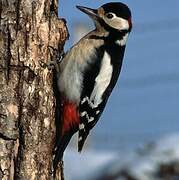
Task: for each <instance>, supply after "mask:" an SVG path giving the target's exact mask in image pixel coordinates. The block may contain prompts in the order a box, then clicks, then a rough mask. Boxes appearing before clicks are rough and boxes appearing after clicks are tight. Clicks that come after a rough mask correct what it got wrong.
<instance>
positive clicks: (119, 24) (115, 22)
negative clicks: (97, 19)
mask: <svg viewBox="0 0 179 180" xmlns="http://www.w3.org/2000/svg"><path fill="white" fill-rule="evenodd" d="M113 16H114V17H113V18H112V19H108V18H107V17H104V21H105V23H106V24H108V25H109V26H111V27H112V28H114V29H118V30H128V29H129V22H128V21H127V20H126V19H123V18H120V17H117V16H116V15H115V14H113Z"/></svg>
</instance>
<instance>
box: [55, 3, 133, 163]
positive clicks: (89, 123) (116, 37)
mask: <svg viewBox="0 0 179 180" xmlns="http://www.w3.org/2000/svg"><path fill="white" fill-rule="evenodd" d="M77 8H78V9H80V10H81V11H83V12H84V13H86V14H88V15H89V16H90V17H91V18H92V19H93V21H94V23H95V27H96V29H95V30H93V31H91V32H90V33H89V34H87V35H86V36H85V37H83V38H82V39H81V40H80V41H79V42H78V43H77V44H75V45H74V46H73V47H72V48H71V49H70V50H69V51H68V52H67V53H66V54H65V56H64V58H63V60H62V62H61V64H60V74H59V77H58V85H59V91H60V93H61V96H62V100H63V102H62V110H61V111H62V121H63V126H62V134H61V139H60V141H59V142H62V143H59V144H58V145H57V148H56V149H57V150H56V152H57V154H56V156H55V160H54V164H55V166H56V165H57V163H58V161H59V160H60V159H61V158H62V156H63V152H64V150H65V148H66V146H67V144H68V142H69V141H70V138H71V136H72V135H73V134H74V133H76V132H77V131H78V132H79V138H78V150H79V151H81V150H82V148H83V145H84V142H85V140H86V138H87V136H88V134H89V132H90V130H91V129H92V128H93V127H94V125H95V124H96V123H97V121H98V120H99V118H100V115H101V114H102V112H103V110H104V107H105V105H106V103H107V100H108V98H109V96H110V94H111V92H112V90H113V88H114V86H115V84H116V82H117V79H118V76H119V74H120V70H121V66H122V60H123V56H124V51H125V46H126V41H127V38H128V35H129V33H130V31H131V28H132V23H131V12H130V10H129V8H128V7H127V6H126V5H125V4H123V3H107V4H104V5H103V6H101V7H100V8H98V9H90V8H86V7H82V6H77ZM67 141H68V142H67ZM64 142H65V143H64Z"/></svg>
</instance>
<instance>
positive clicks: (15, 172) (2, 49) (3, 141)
mask: <svg viewBox="0 0 179 180" xmlns="http://www.w3.org/2000/svg"><path fill="white" fill-rule="evenodd" d="M57 9H58V1H57V0H35V1H34V0H0V179H2V180H6V179H24V180H30V179H40V180H43V179H51V178H52V174H51V167H52V156H53V152H52V151H53V147H54V143H55V135H56V134H55V133H56V128H55V127H56V126H55V107H56V99H55V96H54V91H53V72H52V71H49V70H48V69H47V68H45V67H44V66H42V64H44V63H47V62H48V61H49V60H50V53H49V47H53V48H54V49H57V50H59V51H62V49H63V45H64V42H65V40H66V38H67V37H68V33H67V28H66V25H65V22H64V21H63V20H60V19H59V18H58V15H57V14H58V13H57ZM55 52H56V51H55ZM54 55H55V54H54ZM58 172H59V171H58ZM56 179H60V173H57V174H56Z"/></svg>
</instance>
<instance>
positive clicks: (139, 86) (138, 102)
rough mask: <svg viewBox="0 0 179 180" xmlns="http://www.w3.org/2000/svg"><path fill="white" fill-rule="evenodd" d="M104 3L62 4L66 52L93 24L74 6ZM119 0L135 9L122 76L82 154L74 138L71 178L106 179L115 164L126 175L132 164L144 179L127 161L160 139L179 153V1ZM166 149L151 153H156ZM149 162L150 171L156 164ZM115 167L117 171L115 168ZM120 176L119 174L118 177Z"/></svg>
mask: <svg viewBox="0 0 179 180" xmlns="http://www.w3.org/2000/svg"><path fill="white" fill-rule="evenodd" d="M113 1H114V0H113ZM106 2H109V1H106V0H100V1H95V0H83V1H82V0H73V1H68V0H61V1H60V2H59V3H60V4H59V16H60V17H63V18H65V19H66V20H67V26H68V29H69V33H70V39H69V40H68V41H67V42H66V46H65V50H68V49H69V48H70V47H71V46H72V45H73V44H74V43H75V42H76V41H78V40H79V39H80V38H81V37H82V36H83V35H84V34H86V32H88V31H90V30H92V29H93V28H94V26H93V23H92V21H91V20H90V18H89V17H88V16H86V15H85V14H83V13H82V12H80V11H79V10H77V9H76V8H75V5H82V6H87V7H91V8H98V7H99V6H101V5H102V4H104V3H106ZM121 2H123V3H126V4H127V5H128V6H129V7H130V9H131V11H132V20H133V30H132V32H131V34H130V37H129V39H128V43H127V48H126V52H125V58H124V63H123V67H122V71H121V75H120V79H119V81H118V83H117V85H116V87H115V89H114V91H113V93H112V96H111V97H110V99H109V101H108V104H107V107H106V109H105V111H104V113H103V115H102V117H101V119H100V121H99V122H98V123H97V125H96V126H95V128H94V129H93V130H92V131H91V134H90V136H89V138H88V139H87V143H86V146H85V148H84V151H83V152H82V154H78V153H77V141H76V139H75V138H73V140H72V141H71V143H70V146H69V148H68V150H67V151H66V154H65V158H64V161H65V175H66V178H67V179H69V180H80V179H84V180H86V179H91V180H93V179H99V180H100V179H104V177H103V178H102V174H103V175H104V172H106V169H105V168H106V167H110V168H111V167H113V166H115V168H116V164H117V167H118V168H117V169H120V170H121V169H122V173H123V174H124V172H123V171H124V169H125V170H126V169H127V167H128V169H130V168H131V174H132V173H133V176H134V177H135V178H136V179H140V178H141V180H145V178H144V176H141V177H140V176H139V175H137V173H136V171H135V172H133V171H134V170H133V169H134V168H132V167H131V165H129V164H131V163H132V160H134V159H135V158H137V161H138V160H139V157H138V155H139V154H140V155H141V154H145V153H144V152H148V151H150V152H151V151H152V153H154V151H155V152H156V148H160V147H161V144H162V143H161V142H163V144H165V148H169V149H172V148H175V151H176V152H178V154H177V153H176V154H177V155H176V157H175V159H177V158H178V157H179V147H177V145H178V143H177V142H179V136H178V134H177V133H179V1H178V0H172V1H170V0H165V1H162V0H158V1H156V0H150V1H141V0H135V1H132V0H123V1H121ZM167 142H168V143H167ZM156 144H160V146H158V145H156ZM177 148H178V149H177ZM154 149H155V150H154ZM169 149H165V150H166V151H167V152H168V151H169ZM171 151H172V150H171ZM134 152H135V153H134ZM162 152H163V151H162ZM162 152H161V153H159V154H158V155H156V154H155V153H154V154H155V155H153V156H157V157H158V156H159V155H161V154H162ZM134 154H135V155H134ZM136 154H137V155H136ZM147 154H148V153H147ZM134 156H135V158H134ZM146 156H147V155H146ZM146 156H145V157H146ZM153 156H152V157H153ZM164 157H166V158H168V157H169V156H168V155H167V156H165V155H164ZM164 157H163V156H162V162H163V159H165V158H164ZM172 157H173V156H172ZM140 160H141V156H140ZM153 161H155V160H152V162H153ZM135 162H136V159H135ZM140 162H141V161H140ZM142 162H143V161H142ZM126 163H127V164H126ZM144 164H145V165H146V163H144ZM123 166H125V167H126V168H123ZM141 166H142V165H141V164H140V167H141ZM148 166H150V168H148V169H150V170H151V166H152V165H148ZM148 166H147V167H148ZM129 167H130V168H129ZM107 169H109V168H107ZM111 171H112V172H113V173H114V169H113V168H112V169H111ZM110 173H111V172H109V174H110ZM144 174H146V170H145V173H144ZM107 176H108V175H106V176H105V177H107ZM120 177H122V176H121V175H120V176H119V175H118V176H117V177H116V179H121V178H120ZM106 179H107V178H106ZM108 179H112V178H108ZM114 179H115V178H114ZM126 179H127V178H126ZM149 179H150V180H151V178H149ZM154 179H155V178H154Z"/></svg>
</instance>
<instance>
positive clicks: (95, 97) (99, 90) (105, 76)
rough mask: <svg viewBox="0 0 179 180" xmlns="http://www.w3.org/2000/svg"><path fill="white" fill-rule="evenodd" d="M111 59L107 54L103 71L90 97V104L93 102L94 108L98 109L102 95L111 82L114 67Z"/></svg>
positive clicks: (101, 70) (103, 62)
mask: <svg viewBox="0 0 179 180" xmlns="http://www.w3.org/2000/svg"><path fill="white" fill-rule="evenodd" d="M110 59H111V58H110V56H109V54H108V53H107V52H105V53H104V56H103V59H102V63H101V69H100V72H99V74H98V76H97V77H96V79H95V86H94V89H93V91H92V93H91V97H90V102H93V106H94V107H98V105H99V104H100V103H101V102H102V95H103V93H104V91H105V90H106V88H107V87H108V85H109V83H110V81H111V77H112V71H113V67H112V65H111V61H110Z"/></svg>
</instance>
